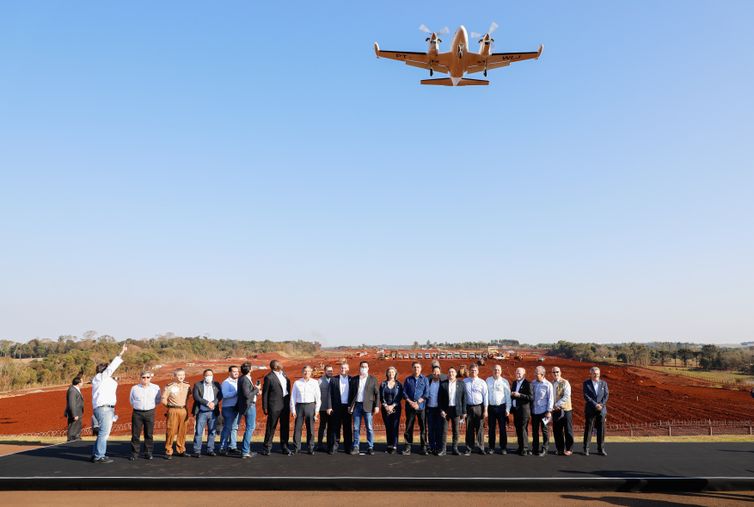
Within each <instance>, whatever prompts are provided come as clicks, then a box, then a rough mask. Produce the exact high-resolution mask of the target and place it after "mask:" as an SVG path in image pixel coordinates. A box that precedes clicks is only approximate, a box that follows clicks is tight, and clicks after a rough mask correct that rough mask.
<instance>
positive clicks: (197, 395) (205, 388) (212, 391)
mask: <svg viewBox="0 0 754 507" xmlns="http://www.w3.org/2000/svg"><path fill="white" fill-rule="evenodd" d="M192 395H193V398H194V407H193V409H192V411H191V412H192V413H193V414H194V418H196V430H195V431H194V457H195V458H198V457H200V456H201V455H202V436H203V435H204V427H205V426H206V427H207V455H208V456H216V455H217V454H216V453H215V436H216V435H217V418H218V416H219V415H220V401H221V400H222V399H223V391H222V387H220V383H219V382H215V381H214V375H213V373H212V370H209V369H207V370H204V380H200V381H199V382H197V383H196V384H194V388H193V390H192Z"/></svg>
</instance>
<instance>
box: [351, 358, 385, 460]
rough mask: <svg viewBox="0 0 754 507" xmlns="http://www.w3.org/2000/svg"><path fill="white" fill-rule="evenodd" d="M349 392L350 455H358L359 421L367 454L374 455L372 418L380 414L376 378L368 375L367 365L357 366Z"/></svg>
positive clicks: (364, 362)
mask: <svg viewBox="0 0 754 507" xmlns="http://www.w3.org/2000/svg"><path fill="white" fill-rule="evenodd" d="M350 390H351V391H352V392H353V397H352V398H351V403H350V405H349V412H350V413H351V414H352V415H353V446H352V447H351V454H352V455H354V456H358V455H359V444H360V442H359V438H360V432H361V420H362V419H363V420H364V426H365V427H366V430H367V454H369V455H370V456H372V455H373V454H374V424H373V422H372V417H373V416H375V415H377V414H379V413H380V392H379V386H378V385H377V378H376V377H374V376H373V375H370V374H369V363H367V362H366V361H362V362H361V363H360V364H359V376H358V377H353V378H352V379H351V386H350Z"/></svg>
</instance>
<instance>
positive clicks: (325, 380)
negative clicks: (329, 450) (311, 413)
mask: <svg viewBox="0 0 754 507" xmlns="http://www.w3.org/2000/svg"><path fill="white" fill-rule="evenodd" d="M332 377H333V368H332V366H331V365H329V364H328V365H327V366H326V367H325V374H324V375H323V376H322V377H321V378H320V379H319V391H320V399H321V400H322V404H321V405H320V406H319V429H318V430H317V448H318V450H320V451H322V450H324V449H323V447H322V439H323V438H325V437H326V436H329V435H330V425H331V424H332V421H331V419H332V417H333V416H332V411H331V410H330V408H332V399H331V398H330V381H331V380H332ZM328 412H330V413H329V414H328Z"/></svg>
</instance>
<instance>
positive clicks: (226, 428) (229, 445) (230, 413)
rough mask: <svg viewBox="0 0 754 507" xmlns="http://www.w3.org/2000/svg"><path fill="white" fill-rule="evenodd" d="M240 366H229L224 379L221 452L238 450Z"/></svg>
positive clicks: (222, 386) (222, 385)
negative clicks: (226, 376)
mask: <svg viewBox="0 0 754 507" xmlns="http://www.w3.org/2000/svg"><path fill="white" fill-rule="evenodd" d="M239 373H240V372H239V370H238V366H231V367H230V368H228V378H226V379H225V380H223V383H222V384H221V388H222V391H223V405H222V409H221V411H222V414H223V431H222V434H221V435H220V454H227V453H229V452H238V440H237V439H238V436H237V433H238V419H239V418H240V414H239V413H238V406H237V403H238V375H239Z"/></svg>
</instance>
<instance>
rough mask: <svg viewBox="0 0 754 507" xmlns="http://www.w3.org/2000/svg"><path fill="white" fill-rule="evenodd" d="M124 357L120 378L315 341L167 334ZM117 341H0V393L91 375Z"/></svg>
mask: <svg viewBox="0 0 754 507" xmlns="http://www.w3.org/2000/svg"><path fill="white" fill-rule="evenodd" d="M125 342H126V343H128V346H129V353H128V354H127V355H125V356H124V364H123V366H121V371H123V374H124V375H128V374H129V373H132V372H137V371H138V370H141V369H142V368H145V367H153V366H155V365H157V364H161V363H167V362H172V361H192V360H195V359H208V358H212V359H223V358H231V357H251V356H253V355H255V354H261V353H268V352H283V353H287V354H296V355H314V354H316V353H317V352H318V351H319V350H320V347H321V345H320V343H319V342H310V341H304V340H289V341H281V342H276V341H272V340H259V341H258V340H248V341H247V340H229V339H211V338H208V337H206V336H193V337H180V336H175V335H173V334H172V333H168V334H166V335H161V336H158V337H155V338H147V339H127V340H125ZM122 343H123V342H120V343H119V342H118V341H117V340H116V339H115V338H114V337H112V336H109V335H102V336H99V337H94V336H84V337H83V338H81V339H79V338H78V337H75V336H61V337H59V338H58V340H57V341H55V340H40V339H33V340H30V341H28V342H26V343H17V342H12V341H10V340H1V341H0V391H7V390H13V389H23V388H26V387H34V386H45V385H57V384H64V383H67V382H70V381H71V379H72V378H73V377H74V376H76V375H77V374H79V373H83V374H84V375H86V376H91V375H93V374H94V369H95V365H96V364H98V363H101V362H108V361H110V360H111V359H112V358H113V357H114V356H115V355H116V354H117V353H118V351H119V350H120V346H121V344H122Z"/></svg>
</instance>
